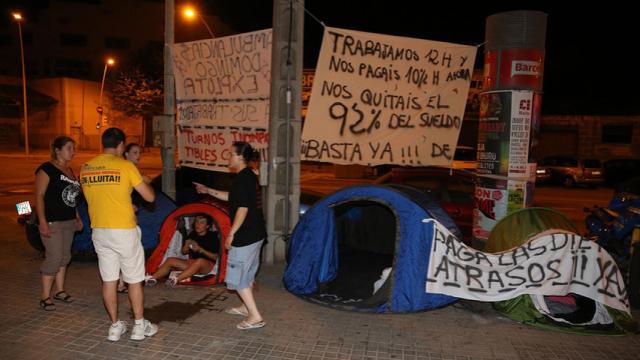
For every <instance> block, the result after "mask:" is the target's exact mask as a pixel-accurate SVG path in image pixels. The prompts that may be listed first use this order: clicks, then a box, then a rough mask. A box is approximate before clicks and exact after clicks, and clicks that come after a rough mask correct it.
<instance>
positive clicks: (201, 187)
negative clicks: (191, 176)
mask: <svg viewBox="0 0 640 360" xmlns="http://www.w3.org/2000/svg"><path fill="white" fill-rule="evenodd" d="M192 183H193V185H195V187H196V191H197V192H198V194H208V193H209V187H208V186H206V185H202V184H200V183H197V182H195V181H193V182H192Z"/></svg>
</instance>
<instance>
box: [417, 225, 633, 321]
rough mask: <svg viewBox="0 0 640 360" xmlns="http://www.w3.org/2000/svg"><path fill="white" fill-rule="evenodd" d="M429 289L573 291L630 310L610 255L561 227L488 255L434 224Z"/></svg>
mask: <svg viewBox="0 0 640 360" xmlns="http://www.w3.org/2000/svg"><path fill="white" fill-rule="evenodd" d="M426 221H429V222H431V221H433V220H426ZM426 290H427V291H428V292H430V293H440V294H447V295H451V296H456V297H459V298H464V299H471V300H480V301H502V300H507V299H512V298H514V297H516V296H519V295H522V294H538V295H565V294H567V293H570V292H572V293H576V294H579V295H582V296H586V297H588V298H590V299H593V300H595V301H598V302H600V303H603V304H605V305H607V306H610V307H612V308H615V309H618V310H622V311H626V312H627V313H630V310H629V301H628V297H627V290H626V286H625V283H624V279H623V277H622V275H621V273H620V271H619V270H618V267H617V265H616V263H615V261H614V260H613V258H611V256H610V255H609V253H607V252H606V251H605V250H604V249H602V248H601V247H600V246H599V245H598V244H596V243H594V242H593V241H591V240H589V239H586V238H583V237H581V236H579V235H576V234H573V233H567V232H561V231H560V230H557V231H553V230H552V231H551V232H546V233H542V234H540V235H539V236H538V237H536V238H533V239H531V240H529V241H528V242H526V243H525V244H522V245H521V246H519V247H516V248H514V249H511V250H508V251H504V252H502V253H497V254H489V253H484V252H481V251H477V250H474V249H472V248H470V247H469V246H467V245H465V244H464V243H463V242H462V241H460V240H458V239H457V238H455V237H454V236H453V235H452V234H451V233H450V232H449V231H448V230H447V229H446V228H445V227H443V226H442V225H440V224H437V223H435V222H434V236H433V243H432V247H431V253H430V258H429V272H428V275H427V284H426Z"/></svg>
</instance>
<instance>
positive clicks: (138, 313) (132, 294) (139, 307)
mask: <svg viewBox="0 0 640 360" xmlns="http://www.w3.org/2000/svg"><path fill="white" fill-rule="evenodd" d="M129 302H130V303H131V310H133V318H134V319H136V320H141V319H142V318H144V291H143V290H142V283H141V282H139V283H135V284H129Z"/></svg>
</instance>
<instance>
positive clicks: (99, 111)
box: [96, 106, 104, 114]
mask: <svg viewBox="0 0 640 360" xmlns="http://www.w3.org/2000/svg"><path fill="white" fill-rule="evenodd" d="M103 110H104V109H103V108H102V106H97V107H96V111H97V112H98V114H102V111H103Z"/></svg>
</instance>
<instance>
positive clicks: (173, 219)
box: [145, 203, 231, 285]
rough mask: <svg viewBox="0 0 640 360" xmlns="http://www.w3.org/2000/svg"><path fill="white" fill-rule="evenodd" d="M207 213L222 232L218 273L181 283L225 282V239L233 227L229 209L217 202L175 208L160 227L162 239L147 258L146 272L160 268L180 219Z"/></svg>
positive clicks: (204, 283)
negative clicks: (202, 278) (218, 204)
mask: <svg viewBox="0 0 640 360" xmlns="http://www.w3.org/2000/svg"><path fill="white" fill-rule="evenodd" d="M202 213H204V214H207V215H209V216H211V218H212V219H213V221H214V223H215V225H216V227H217V228H218V231H219V232H220V254H219V257H218V274H217V275H216V276H214V277H210V278H207V279H205V280H200V281H185V282H181V283H180V284H189V285H215V284H217V283H221V282H224V277H225V272H226V270H227V250H226V249H225V248H224V239H226V238H227V235H229V230H230V229H231V222H230V219H229V214H228V212H227V210H225V209H223V208H222V207H220V206H217V205H215V204H205V203H193V204H187V205H183V206H181V207H179V208H177V209H176V210H174V211H173V212H172V213H171V214H169V216H167V218H166V219H165V221H164V222H163V223H162V227H160V239H159V242H158V246H157V247H156V249H155V250H154V251H153V254H151V256H150V257H149V259H148V260H147V263H146V265H145V268H146V273H147V274H153V273H154V272H156V270H158V268H159V267H160V265H161V264H162V260H163V259H164V255H165V253H166V252H167V248H168V247H169V244H170V243H171V240H172V239H173V236H174V234H175V232H176V230H177V226H178V221H179V220H180V219H181V218H183V217H187V216H189V215H193V216H195V215H197V214H202Z"/></svg>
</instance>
